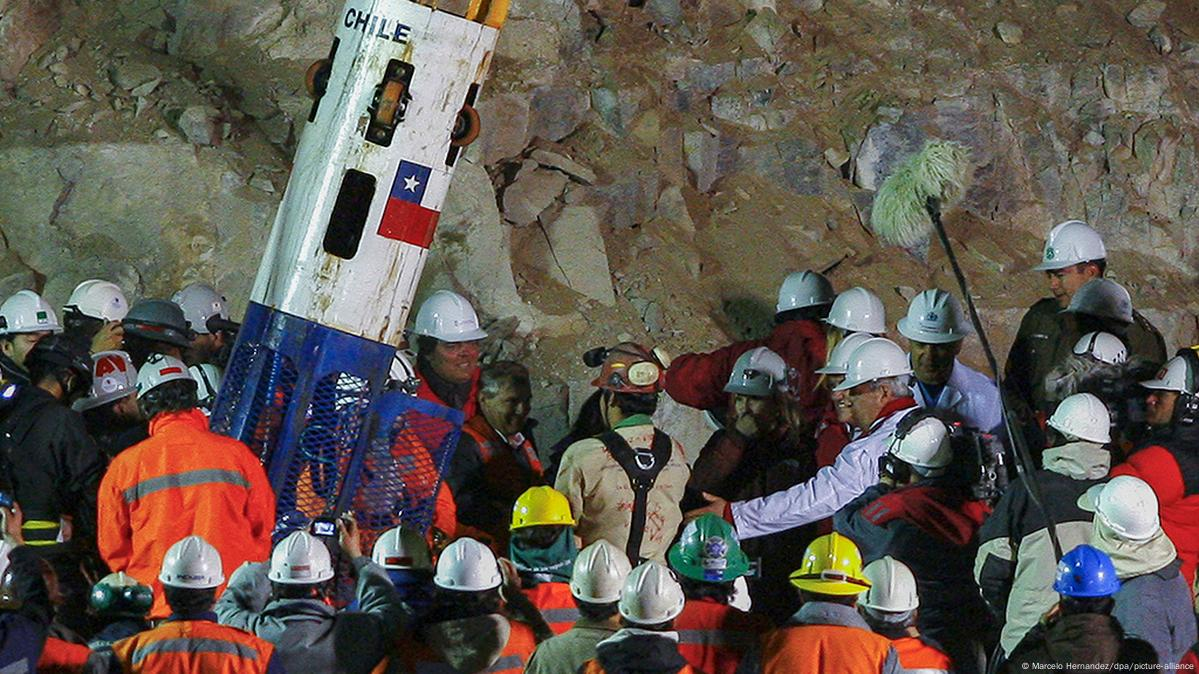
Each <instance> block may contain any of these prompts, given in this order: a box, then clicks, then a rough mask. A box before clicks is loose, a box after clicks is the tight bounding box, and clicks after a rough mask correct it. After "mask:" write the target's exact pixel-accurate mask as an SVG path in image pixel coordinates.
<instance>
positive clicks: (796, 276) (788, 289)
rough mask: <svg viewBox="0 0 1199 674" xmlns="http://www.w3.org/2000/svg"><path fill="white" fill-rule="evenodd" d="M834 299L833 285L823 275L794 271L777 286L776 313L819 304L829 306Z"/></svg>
mask: <svg viewBox="0 0 1199 674" xmlns="http://www.w3.org/2000/svg"><path fill="white" fill-rule="evenodd" d="M835 297H836V293H834V292H833V284H831V283H829V282H828V279H826V278H824V275H823V274H821V273H819V272H814V271H795V272H791V273H790V274H787V278H785V279H783V284H782V285H780V286H779V301H778V304H777V305H775V309H774V310H775V312H776V313H780V314H781V313H783V312H784V311H790V310H792V309H803V308H804V307H814V306H817V305H820V304H829V303H830V302H832V301H833V299H834V298H835Z"/></svg>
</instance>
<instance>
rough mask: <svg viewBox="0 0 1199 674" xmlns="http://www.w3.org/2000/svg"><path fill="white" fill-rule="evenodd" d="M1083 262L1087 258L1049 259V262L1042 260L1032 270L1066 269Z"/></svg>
mask: <svg viewBox="0 0 1199 674" xmlns="http://www.w3.org/2000/svg"><path fill="white" fill-rule="evenodd" d="M1082 262H1086V260H1082V261H1081V262H1069V261H1062V260H1052V261H1048V262H1042V263H1041V264H1039V265H1037V266H1035V267H1033V268H1032V271H1055V270H1057V269H1065V268H1066V267H1073V266H1074V265H1076V264H1081V263H1082Z"/></svg>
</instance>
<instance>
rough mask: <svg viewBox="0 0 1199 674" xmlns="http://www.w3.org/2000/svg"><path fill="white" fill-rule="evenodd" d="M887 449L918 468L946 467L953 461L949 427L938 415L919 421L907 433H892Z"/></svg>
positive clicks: (896, 456)
mask: <svg viewBox="0 0 1199 674" xmlns="http://www.w3.org/2000/svg"><path fill="white" fill-rule="evenodd" d="M887 451H889V452H890V453H891V455H892V456H894V457H895V458H897V459H899V460H900V461H903V462H904V463H906V464H908V465H909V466H916V467H918V468H929V469H937V468H944V467H945V466H948V465H949V464H950V463H951V462H952V461H953V446H952V445H951V444H950V442H949V429H948V428H946V427H945V422H943V421H941V420H940V419H938V418H936V417H926V418H924V419H921V420H919V421H917V422H916V423H915V424H913V425H912V427H911V428H909V429H908V430H907V432H906V433H903V434H900V433H899V431H896V432H894V433H892V434H891V439H890V442H889V443H888V446H887Z"/></svg>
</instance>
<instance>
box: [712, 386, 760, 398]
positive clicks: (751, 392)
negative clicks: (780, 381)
mask: <svg viewBox="0 0 1199 674" xmlns="http://www.w3.org/2000/svg"><path fill="white" fill-rule="evenodd" d="M721 390H722V391H724V392H725V393H736V394H737V395H743V396H750V397H753V398H769V397H770V389H769V388H767V389H766V390H765V391H763V390H762V389H761V388H755V387H752V386H745V385H744V384H725V386H724V388H723V389H721Z"/></svg>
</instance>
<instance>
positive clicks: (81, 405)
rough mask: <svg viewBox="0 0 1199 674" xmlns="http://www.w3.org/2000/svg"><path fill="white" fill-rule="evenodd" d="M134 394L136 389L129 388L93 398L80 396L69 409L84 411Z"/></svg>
mask: <svg viewBox="0 0 1199 674" xmlns="http://www.w3.org/2000/svg"><path fill="white" fill-rule="evenodd" d="M136 394H137V389H136V388H131V389H129V390H128V391H114V392H112V393H105V394H104V395H98V396H96V397H94V398H90V397H89V398H80V399H79V400H76V401H75V402H74V403H73V404H72V405H71V409H73V410H75V411H76V412H85V411H87V410H90V409H93V408H96V407H99V406H101V405H107V404H108V403H110V402H113V401H115V400H120V399H121V398H124V397H125V396H130V395H136Z"/></svg>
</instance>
